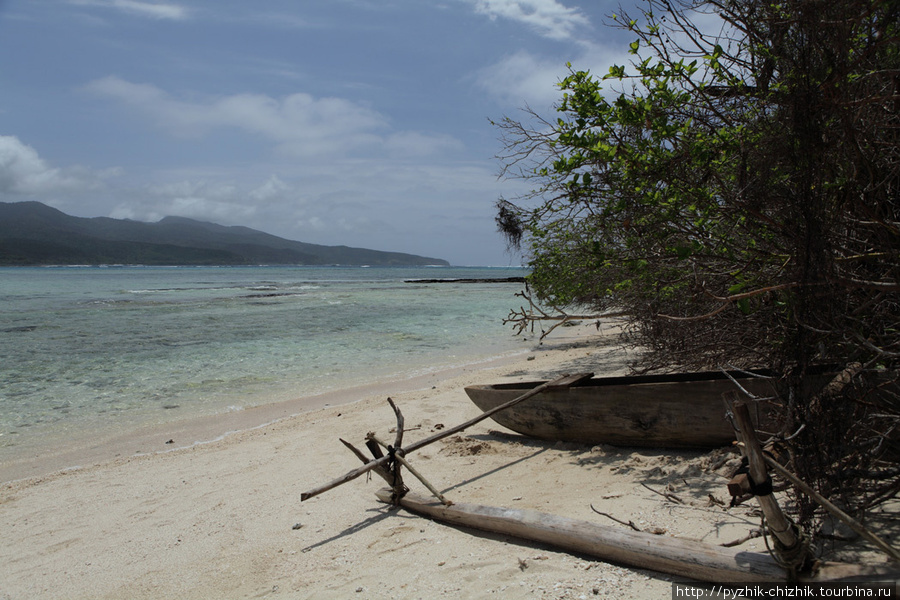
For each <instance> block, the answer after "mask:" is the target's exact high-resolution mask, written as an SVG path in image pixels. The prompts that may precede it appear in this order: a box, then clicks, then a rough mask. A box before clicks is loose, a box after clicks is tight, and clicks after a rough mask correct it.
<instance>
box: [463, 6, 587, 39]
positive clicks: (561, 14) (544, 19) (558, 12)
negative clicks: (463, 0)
mask: <svg viewBox="0 0 900 600" xmlns="http://www.w3.org/2000/svg"><path fill="white" fill-rule="evenodd" d="M470 1H471V0H470ZM474 3H475V12H477V13H479V14H483V15H487V16H488V17H490V18H491V19H496V18H498V17H500V18H504V19H509V20H512V21H519V22H520V23H525V24H526V25H528V26H529V27H532V28H534V29H535V30H537V32H538V33H540V34H541V35H543V36H545V37H548V38H550V39H554V40H565V39H569V38H571V37H572V36H573V35H574V33H575V31H576V30H577V29H578V28H579V27H585V26H589V25H590V20H589V19H588V18H587V17H586V16H584V15H583V14H582V13H581V12H580V11H579V10H578V9H577V8H568V7H566V6H565V5H563V4H561V3H560V2H557V0H474Z"/></svg>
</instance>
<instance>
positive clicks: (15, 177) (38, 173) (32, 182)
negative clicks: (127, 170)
mask: <svg viewBox="0 0 900 600" xmlns="http://www.w3.org/2000/svg"><path fill="white" fill-rule="evenodd" d="M115 173H116V171H115V170H110V171H108V172H107V173H106V175H114V174H115ZM103 176H104V174H102V173H93V172H91V171H89V170H87V169H84V168H82V167H71V168H67V169H58V168H54V167H51V166H50V165H48V164H47V162H46V161H45V160H44V159H42V158H41V157H40V155H39V154H38V153H37V150H35V149H34V148H32V147H31V146H28V145H26V144H23V143H22V142H21V141H20V140H19V138H17V137H15V136H11V135H0V195H2V194H25V195H33V194H46V193H53V192H60V191H78V190H86V189H94V188H97V187H99V186H100V184H101V181H100V180H101V179H102V178H103Z"/></svg>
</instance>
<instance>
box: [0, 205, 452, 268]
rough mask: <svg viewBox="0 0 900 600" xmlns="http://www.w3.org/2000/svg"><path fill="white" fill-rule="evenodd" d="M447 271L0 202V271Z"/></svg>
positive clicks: (171, 221) (376, 255)
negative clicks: (121, 267)
mask: <svg viewBox="0 0 900 600" xmlns="http://www.w3.org/2000/svg"><path fill="white" fill-rule="evenodd" d="M96 264H140V265H260V264H267V265H276V264H297V265H373V266H407V265H408V266H421V265H445V266H446V265H448V264H449V263H447V261H445V260H441V259H438V258H428V257H424V256H416V255H414V254H404V253H400V252H382V251H378V250H367V249H364V248H350V247H347V246H320V245H317V244H306V243H304V242H296V241H292V240H286V239H284V238H280V237H277V236H274V235H270V234H268V233H263V232H262V231H256V230H254V229H250V228H248V227H225V226H223V225H216V224H215V223H205V222H202V221H195V220H193V219H186V218H183V217H166V218H164V219H162V220H161V221H159V222H157V223H145V222H141V221H130V220H123V219H110V218H106V217H96V218H90V219H86V218H81V217H72V216H69V215H67V214H65V213H63V212H60V211H59V210H56V209H55V208H51V207H49V206H47V205H45V204H41V203H39V202H15V203H7V202H0V265H3V266H26V265H96Z"/></svg>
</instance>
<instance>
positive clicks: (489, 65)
mask: <svg viewBox="0 0 900 600" xmlns="http://www.w3.org/2000/svg"><path fill="white" fill-rule="evenodd" d="M618 7H619V2H618V1H617V0H591V1H590V2H589V1H587V0H303V1H297V0H253V1H252V2H251V1H247V0H240V1H239V0H215V1H213V0H160V1H152V0H0V56H2V57H3V59H2V60H0V202H19V201H26V200H37V201H40V202H44V203H46V204H49V205H51V206H54V207H56V208H58V209H60V210H62V211H63V212H66V213H68V214H71V215H75V216H80V217H97V216H105V217H114V218H128V219H136V220H140V221H157V220H159V219H161V218H163V217H165V216H168V215H177V216H184V217H190V218H194V219H199V220H203V221H212V222H216V223H220V224H223V225H244V226H247V227H252V228H254V229H259V230H262V231H266V232H268V233H272V234H275V235H278V236H281V237H285V238H289V239H293V240H299V241H303V242H309V243H315V244H325V245H347V246H355V247H363V248H372V249H376V250H388V251H397V252H409V253H413V254H420V255H423V256H429V257H433V258H441V259H445V260H448V261H450V262H451V264H454V265H491V266H506V265H517V264H520V263H521V262H522V259H521V257H520V256H519V255H518V254H515V253H510V252H508V251H507V249H506V244H505V242H504V240H503V239H502V238H501V236H500V235H499V234H498V233H497V232H496V226H495V224H494V203H495V201H496V200H497V199H498V198H499V197H501V196H502V197H506V198H515V197H516V196H517V195H518V194H521V193H524V192H526V191H527V190H528V188H529V184H528V183H527V182H524V181H521V180H510V179H503V178H500V177H499V176H498V174H499V172H500V168H501V166H502V165H501V163H500V161H499V160H498V159H497V158H496V156H497V155H498V154H499V153H500V152H501V151H502V146H501V142H500V132H499V130H498V129H497V128H496V127H495V126H494V125H492V124H491V122H490V121H491V120H495V121H496V120H499V119H502V118H503V117H505V116H510V117H513V118H522V117H523V116H524V114H523V113H522V112H521V111H522V108H524V107H526V106H528V107H531V108H532V109H534V110H535V111H537V112H538V113H539V114H542V115H545V116H549V117H551V118H555V117H554V109H553V107H554V104H555V103H556V102H558V101H559V100H560V98H561V96H560V92H559V90H558V88H557V87H556V83H557V82H558V81H559V80H560V79H561V78H562V77H564V76H565V74H566V72H567V68H566V63H567V62H571V63H572V65H573V67H574V68H577V69H590V70H591V71H593V72H594V73H599V74H602V73H606V72H607V71H608V69H609V66H610V65H612V64H628V53H627V50H628V43H629V42H630V41H633V40H632V36H631V35H630V34H628V33H627V32H624V31H621V30H618V29H615V28H612V27H610V26H609V25H608V24H609V23H610V22H611V19H610V15H612V14H613V13H614V12H619V8H618ZM632 10H633V9H632Z"/></svg>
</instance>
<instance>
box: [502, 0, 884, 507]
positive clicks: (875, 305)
mask: <svg viewBox="0 0 900 600" xmlns="http://www.w3.org/2000/svg"><path fill="white" fill-rule="evenodd" d="M713 14H714V15H717V17H718V19H719V22H720V25H721V28H719V29H717V30H716V31H715V32H714V33H710V31H709V30H708V29H706V28H701V27H700V26H698V25H697V24H696V23H698V22H700V21H701V19H700V18H698V17H701V16H703V18H702V21H703V22H707V23H708V22H709V21H710V19H708V18H706V15H713ZM898 16H900V3H898V2H896V1H895V0H844V1H841V2H831V1H828V0H784V1H779V2H775V1H773V0H705V1H700V0H698V1H697V2H693V3H688V2H685V3H678V4H676V3H674V2H671V1H669V0H648V1H647V2H646V8H645V9H644V10H643V11H642V14H641V16H640V18H632V17H630V16H628V15H624V14H623V15H618V16H615V17H614V20H615V22H616V23H617V24H618V25H619V26H621V27H624V28H626V29H627V30H629V31H630V32H632V33H633V34H634V35H635V37H636V40H635V41H634V42H633V43H632V44H631V50H630V51H631V54H632V55H633V56H634V59H633V62H632V65H631V66H630V67H624V66H613V67H612V68H610V70H609V73H607V74H604V75H603V76H602V77H597V76H594V75H593V74H591V73H590V72H586V71H579V70H575V69H573V68H572V67H571V65H570V72H569V75H568V76H567V77H566V78H565V79H564V80H563V81H562V82H561V83H560V84H559V86H560V88H561V91H562V92H563V94H562V99H561V101H560V103H559V105H558V107H557V110H558V115H557V118H556V119H555V120H545V119H543V118H541V117H540V116H539V115H537V114H536V113H534V112H533V111H530V110H527V111H526V113H527V115H528V117H529V119H530V122H526V123H523V122H522V121H518V120H514V119H509V118H507V119H504V120H503V121H501V122H500V123H498V126H499V127H500V129H501V131H502V133H503V140H504V147H505V152H504V154H503V156H502V157H501V158H502V160H503V163H504V173H505V174H506V175H509V176H516V177H523V178H526V179H529V180H531V181H533V182H534V183H535V184H536V187H535V189H534V191H533V192H532V193H531V194H529V195H526V196H525V197H522V198H518V199H516V200H515V201H514V202H511V201H508V200H504V199H501V200H500V201H499V202H498V216H497V222H498V225H499V226H500V229H501V231H503V232H504V233H505V234H506V235H507V238H508V239H509V240H510V242H511V243H513V244H524V246H523V248H524V250H525V252H526V254H527V256H528V258H529V264H530V266H531V268H532V270H533V273H532V275H531V276H530V278H529V285H530V288H531V290H532V291H533V292H534V294H535V295H536V296H537V298H538V300H539V301H540V302H542V303H544V304H548V305H554V306H567V305H581V306H587V307H590V308H591V309H593V310H595V311H598V312H601V313H602V312H604V311H622V312H624V313H625V314H626V315H627V317H626V319H627V326H628V328H627V330H628V333H629V336H630V337H629V339H630V341H631V342H632V343H633V344H635V345H636V346H640V347H641V348H642V349H644V352H643V354H642V355H641V357H640V359H639V363H638V364H637V365H636V367H637V368H642V369H662V368H668V369H671V368H688V367H690V368H710V367H713V368H714V367H720V366H723V365H734V366H767V367H770V368H771V369H772V370H773V371H774V372H777V373H780V374H782V375H781V378H780V380H779V391H780V394H779V398H780V400H779V401H778V402H777V403H776V404H775V406H774V410H775V411H776V412H777V413H778V416H779V417H780V419H781V422H782V423H783V427H782V429H781V431H780V432H777V433H778V435H779V436H781V437H782V438H784V439H789V440H790V442H789V446H790V448H791V451H792V452H793V456H794V465H795V468H797V470H798V471H800V474H801V476H803V477H805V478H806V479H807V480H808V481H810V482H811V483H812V484H813V485H814V486H815V487H816V488H817V489H818V491H819V492H821V493H823V495H825V496H826V497H834V498H839V499H840V500H842V501H843V502H844V504H845V505H846V506H847V507H848V508H851V509H859V510H862V509H865V508H867V507H870V506H872V505H873V504H875V503H877V502H880V501H882V500H884V499H885V498H888V497H892V496H894V495H896V493H897V491H898V490H900V477H898V476H900V468H898V466H897V457H898V456H900V442H898V441H900V434H898V432H897V429H896V428H897V425H898V423H900V417H898V415H900V394H898V389H900V387H898V381H897V372H898V370H897V369H898V367H900V364H898V363H900V318H898V317H900V310H898V307H900V214H898V213H900V176H898V169H900V150H898V144H897V142H898V134H900V118H898V114H900V111H898V108H900V45H898V34H900V21H898ZM609 83H612V84H613V85H615V86H618V88H619V90H620V91H619V93H618V94H617V95H616V94H610V93H609V92H608V91H607V90H604V88H603V86H604V85H609ZM821 364H829V365H834V366H835V367H836V368H837V369H838V370H847V373H848V375H849V376H850V377H849V379H848V383H847V384H846V385H843V386H840V387H839V389H835V388H834V387H829V388H828V391H827V393H826V392H822V391H821V390H819V389H817V388H815V387H814V386H811V385H809V383H810V376H809V374H810V373H811V372H812V370H813V369H814V368H815V367H816V366H817V365H821ZM798 500H799V502H800V504H801V522H803V523H805V524H807V525H810V524H811V523H812V522H813V517H814V506H813V505H812V504H809V503H807V502H806V501H805V500H803V499H802V498H798Z"/></svg>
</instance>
